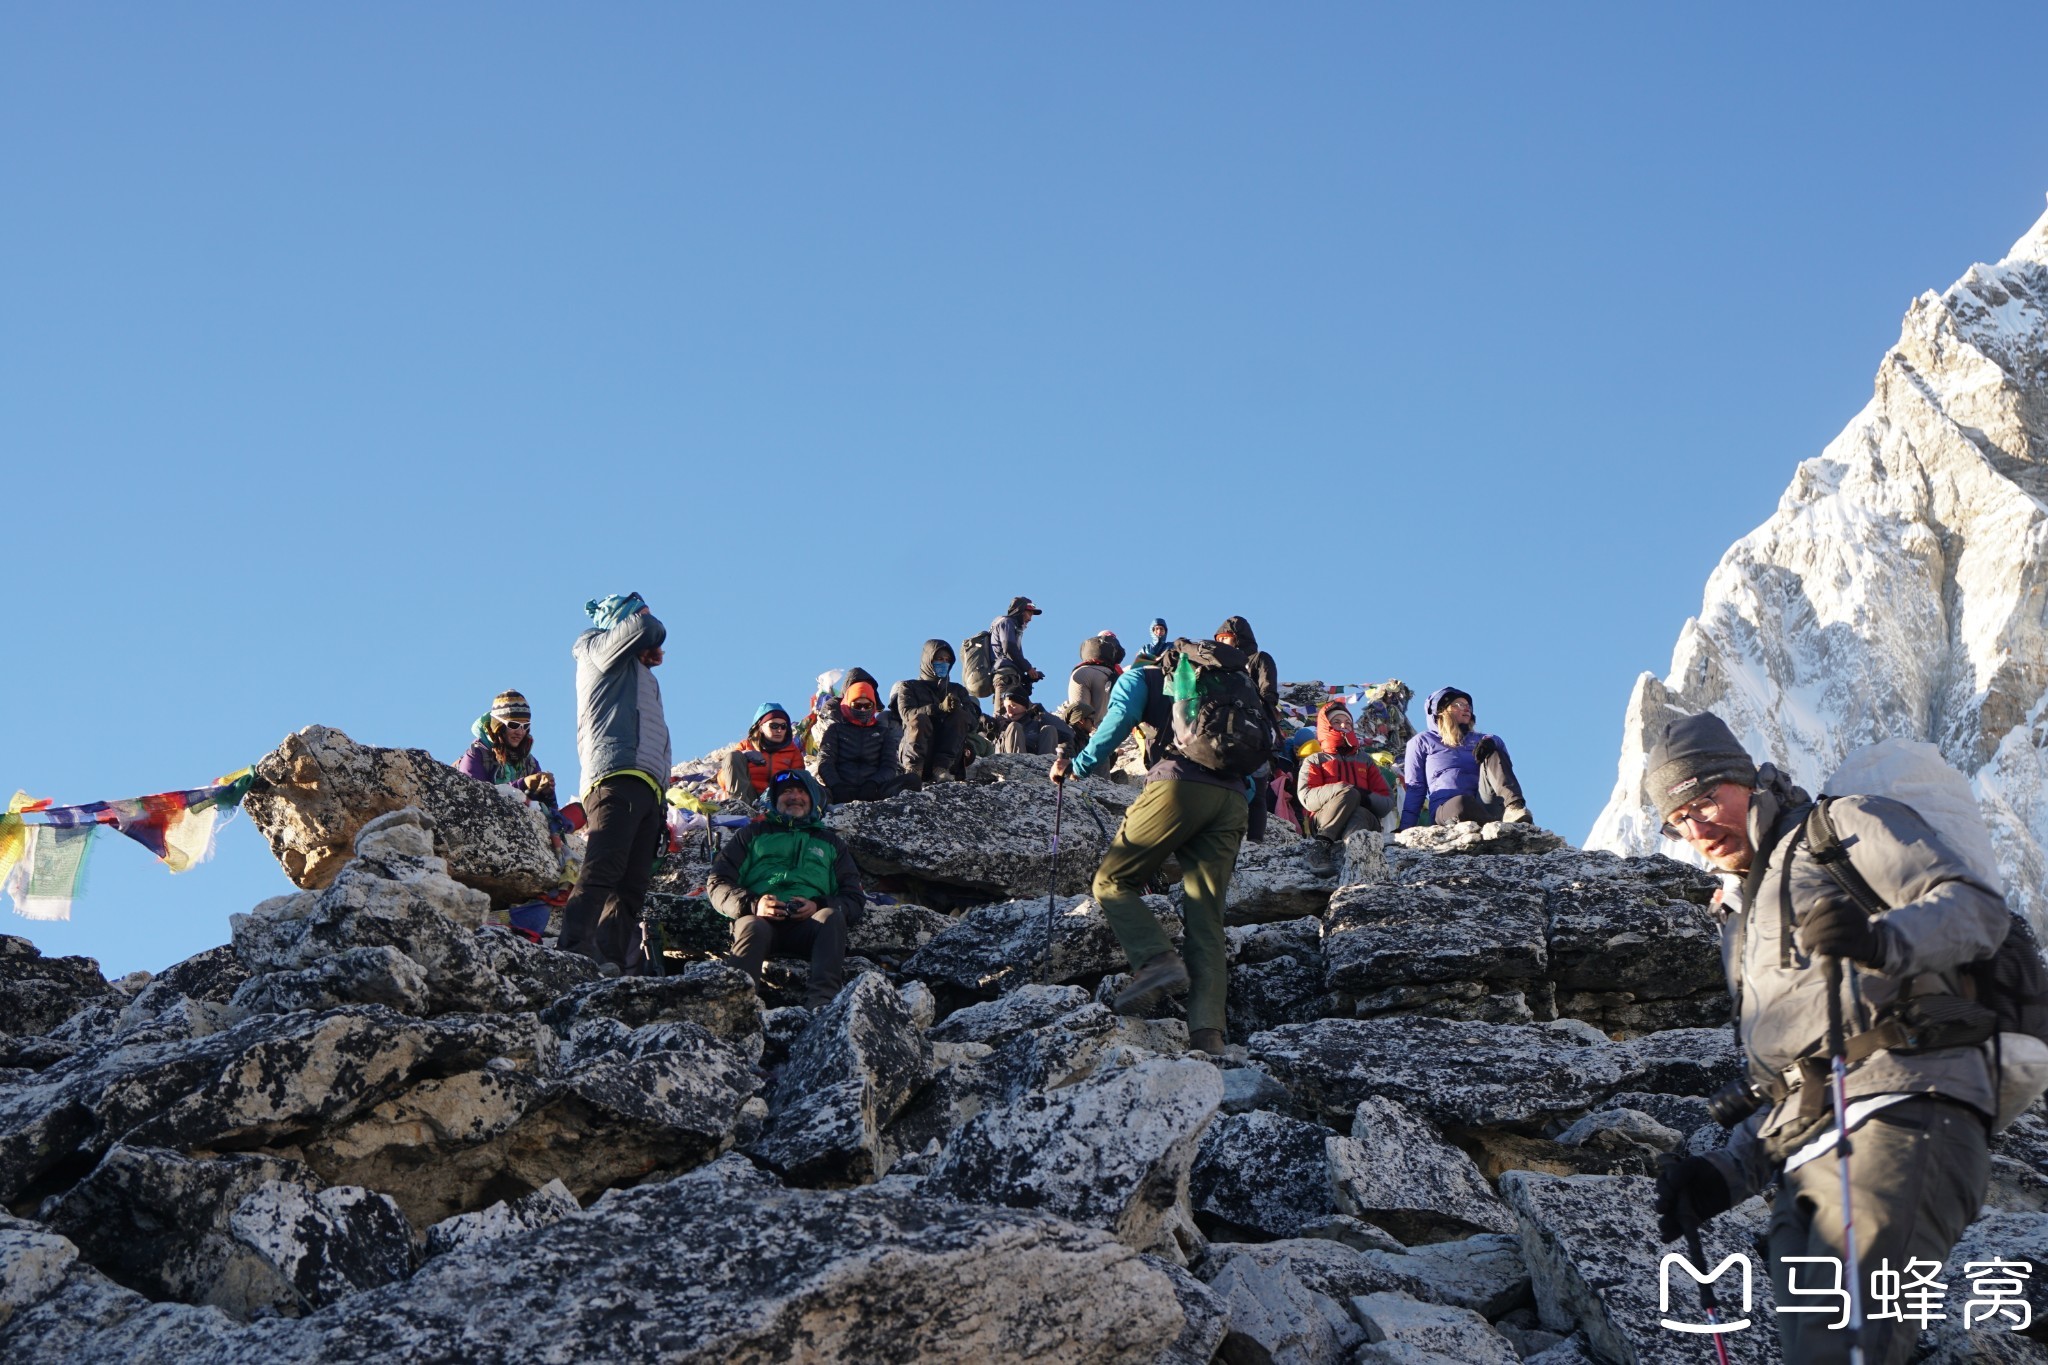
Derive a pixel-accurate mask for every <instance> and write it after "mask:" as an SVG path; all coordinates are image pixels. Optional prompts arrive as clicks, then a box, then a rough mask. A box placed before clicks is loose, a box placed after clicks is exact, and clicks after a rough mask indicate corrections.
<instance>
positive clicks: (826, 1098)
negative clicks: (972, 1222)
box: [753, 972, 932, 1184]
mask: <svg viewBox="0 0 2048 1365" xmlns="http://www.w3.org/2000/svg"><path fill="white" fill-rule="evenodd" d="M931 1075H932V1053H931V1044H930V1043H929V1042H928V1041H926V1039H925V1036H924V1034H923V1033H922V1032H920V1031H919V1029H918V1027H917V1025H916V1024H915V1023H913V1022H912V1021H911V1018H910V1012H909V1011H908V1010H907V1009H906V1008H904V1005H903V998H902V997H901V996H899V995H898V994H897V993H896V991H895V989H894V988H893V987H891V986H890V985H889V983H888V981H887V980H886V979H885V978H884V977H882V976H881V975H880V974H879V973H874V972H868V973H863V974H862V975H860V976H857V977H855V978H854V979H853V980H852V981H849V982H848V983H847V984H846V985H845V986H844V987H842V988H841V989H840V992H839V994H838V995H837V996H836V997H834V998H833V1000H832V1003H831V1004H829V1005H827V1006H825V1007H824V1008H823V1009H821V1010H819V1011H818V1012H817V1014H816V1015H815V1016H814V1017H813V1018H812V1020H811V1022H810V1025H809V1027H807V1028H806V1029H805V1030H804V1032H803V1034H802V1035H801V1036H800V1037H799V1038H798V1039H797V1040H796V1042H795V1043H794V1044H792V1045H791V1047H790V1049H789V1061H788V1062H787V1063H786V1064H785V1065H784V1066H783V1069H782V1074H781V1075H780V1076H779V1077H778V1078H777V1079H776V1083H775V1089H774V1090H773V1091H772V1092H771V1093H770V1095H769V1098H768V1110H769V1115H770V1118H769V1125H768V1131H767V1133H766V1134H765V1135H764V1136H763V1137H762V1138H761V1139H760V1140H759V1141H758V1142H757V1143H756V1144H755V1145H754V1148H753V1153H754V1155H756V1156H758V1157H760V1158H761V1159H762V1160H763V1161H766V1162H767V1163H768V1164H769V1165H771V1166H773V1167H774V1168H775V1169H776V1170H778V1171H780V1172H781V1173H782V1175H783V1177H784V1179H786V1180H789V1181H790V1182H792V1183H795V1184H846V1183H854V1184H858V1183H860V1182H863V1181H867V1180H872V1179H874V1178H875V1177H877V1176H880V1175H883V1174H886V1172H887V1169H888V1168H887V1164H886V1162H885V1160H884V1158H883V1154H882V1148H881V1131H882V1129H883V1128H884V1127H885V1126H887V1125H888V1123H889V1122H890V1121H891V1120H892V1119H894V1118H895V1117H896V1115H897V1114H898V1113H899V1112H901V1110H902V1109H903V1106H904V1105H905V1104H906V1103H907V1102H908V1101H909V1099H910V1097H911V1095H913V1094H915V1093H916V1091H917V1089H918V1088H919V1087H920V1086H922V1085H923V1084H924V1083H925V1082H926V1081H927V1080H930V1079H931Z"/></svg>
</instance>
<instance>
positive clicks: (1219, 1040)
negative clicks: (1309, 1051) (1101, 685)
mask: <svg viewBox="0 0 2048 1365" xmlns="http://www.w3.org/2000/svg"><path fill="white" fill-rule="evenodd" d="M1133 730H1136V731H1137V732H1138V734H1139V739H1140V743H1141V744H1142V746H1143V750H1144V760H1145V762H1146V764H1147V770H1146V774H1145V776H1146V784H1145V790H1144V791H1143V792H1141V793H1140V794H1139V796H1138V799H1137V800H1136V801H1134V802H1132V803H1131V808H1130V809H1129V810H1128V811H1127V812H1125V814H1124V821H1123V824H1122V825H1121V826H1120V827H1119V828H1118V829H1117V832H1116V838H1115V839H1114V840H1112V841H1111V843H1110V846H1109V851H1108V852H1107V853H1106V854H1104V855H1103V859H1102V863H1101V865H1100V866H1099V867H1097V868H1096V870H1095V884H1094V888H1093V889H1094V894H1095V899H1096V901H1097V902H1098V903H1100V905H1101V906H1102V911H1103V914H1104V915H1106V916H1107V917H1108V919H1109V925H1110V928H1111V929H1112V930H1113V931H1115V933H1116V937H1117V942H1118V943H1119V944H1121V945H1122V946H1123V950H1124V956H1125V957H1127V958H1129V959H1130V962H1131V971H1132V975H1131V981H1130V984H1129V985H1127V986H1125V987H1124V989H1123V991H1122V992H1121V993H1120V994H1119V995H1118V996H1117V997H1116V1001H1115V1006H1116V1010H1117V1012H1118V1013H1120V1014H1143V1013H1145V1012H1146V1011H1147V1010H1149V1009H1151V1008H1152V1006H1153V1005H1155V1004H1157V1003H1158V1002H1159V1000H1160V999H1161V998H1163V997H1165V996H1167V995H1177V994H1179V993H1180V992H1181V991H1187V992H1188V1005H1187V1013H1188V1029H1189V1035H1188V1037H1189V1041H1190V1043H1191V1045H1192V1046H1193V1047H1195V1048H1196V1049H1198V1050H1200V1051H1202V1052H1206V1053H1209V1054H1210V1055H1212V1056H1221V1055H1222V1053H1223V1048H1224V1035H1223V1028H1224V1022H1223V1001H1224V994H1225V991H1226V990H1227V988H1228V985H1229V977H1228V971H1229V964H1228V961H1227V957H1226V948H1225V943H1224V936H1223V900H1224V894H1225V892H1226V891H1227V890H1228V889H1229V886H1230V872H1231V868H1232V867H1233V866H1235V864H1236V862H1237V851H1238V848H1239V846H1240V845H1242V844H1243V842H1244V832H1245V824H1246V821H1247V818H1248V815H1249V811H1250V800H1251V786H1250V781H1249V779H1250V777H1251V774H1252V773H1253V771H1255V770H1256V769H1257V768H1258V767H1259V765H1260V764H1261V763H1263V762H1264V761H1265V759H1266V755H1267V754H1268V753H1269V752H1270V751H1271V749H1272V746H1273V735H1272V731H1271V729H1270V727H1269V726H1268V725H1267V723H1266V719H1265V709H1264V707H1263V706H1262V705H1261V704H1260V701H1259V698H1258V694H1257V692H1256V690H1255V689H1254V688H1253V686H1252V682H1251V679H1250V677H1249V676H1248V675H1247V674H1246V673H1245V657H1244V655H1243V654H1242V653H1241V652H1239V651H1238V650H1236V649H1234V648H1232V647H1231V646H1229V645H1224V644H1219V643H1217V642H1215V641H1213V640H1211V641H1190V640H1182V641H1178V642H1176V643H1175V645H1173V646H1172V647H1171V648H1169V649H1168V650H1167V651H1166V652H1165V654H1164V656H1163V657H1162V658H1161V659H1160V661H1159V663H1158V664H1156V665H1147V666H1146V667H1144V668H1134V669H1130V670H1127V671H1126V672H1125V673H1124V675H1123V676H1122V677H1121V678H1119V679H1117V683H1116V686H1115V687H1114V688H1113V689H1111V691H1110V694H1109V705H1108V707H1107V708H1106V710H1105V711H1104V714H1103V717H1102V721H1101V723H1100V724H1099V725H1097V726H1096V727H1095V733H1094V734H1093V735H1092V736H1090V737H1089V740H1088V743H1087V745H1086V746H1085V747H1084V748H1083V749H1082V750H1081V752H1080V753H1078V754H1076V755H1075V756H1073V757H1072V758H1071V759H1069V758H1068V757H1067V756H1065V755H1061V756H1060V757H1059V758H1057V759H1055V760H1054V761H1053V765H1052V780H1053V781H1055V782H1064V781H1066V779H1067V778H1068V777H1070V776H1080V777H1087V776H1089V775H1090V774H1092V773H1095V772H1098V771H1100V770H1102V769H1103V768H1105V767H1106V766H1107V765H1108V764H1109V763H1110V761H1111V759H1112V757H1113V756H1114V755H1115V753H1116V749H1117V746H1118V745H1119V744H1122V743H1123V741H1124V739H1125V737H1126V736H1128V735H1129V734H1130V733H1131V732H1132V731H1133ZM1197 756H1199V757H1200V759H1201V760H1203V761H1197ZM1168 858H1175V859H1177V860H1178V861H1179V863H1180V868H1181V886H1182V890H1183V896H1182V904H1181V917H1182V922H1183V926H1184V928H1183V937H1182V944H1183V946H1184V947H1185V948H1186V951H1187V956H1186V959H1185V960H1183V958H1182V957H1181V955H1180V954H1179V953H1176V952H1175V951H1174V950H1173V945H1172V943H1170V942H1169V941H1168V940H1167V937H1166V934H1165V933H1164V931H1162V930H1161V929H1160V927H1159V922H1158V921H1157V920H1156V919H1154V918H1153V917H1152V912H1151V911H1150V910H1149V909H1147V908H1146V906H1145V901H1144V891H1145V887H1146V885H1147V884H1148V883H1149V882H1151V881H1152V879H1153V878H1154V877H1155V876H1157V875H1158V873H1159V870H1160V868H1162V867H1163V866H1165V864H1166V860H1167V859H1168Z"/></svg>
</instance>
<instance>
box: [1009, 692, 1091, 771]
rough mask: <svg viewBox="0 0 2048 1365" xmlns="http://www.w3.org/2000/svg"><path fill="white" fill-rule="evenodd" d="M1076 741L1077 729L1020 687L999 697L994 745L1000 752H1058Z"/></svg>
mask: <svg viewBox="0 0 2048 1365" xmlns="http://www.w3.org/2000/svg"><path fill="white" fill-rule="evenodd" d="M1073 742H1074V731H1073V729H1072V728H1071V727H1070V726H1068V724H1067V723H1066V722H1065V721H1063V720H1061V719H1060V718H1059V717H1058V716H1055V715H1051V714H1048V713H1047V711H1046V709H1045V708H1044V707H1043V706H1040V705H1039V704H1038V703H1037V702H1035V701H1033V700H1031V698H1030V697H1029V696H1028V695H1026V694H1025V693H1024V692H1023V691H1022V690H1021V689H1015V688H1013V689H1012V690H1010V691H1008V692H1002V693H998V694H997V696H996V716H995V744H996V752H997V753H999V754H1046V755H1051V754H1056V753H1058V752H1059V751H1060V747H1061V746H1062V745H1071V744H1072V743H1073Z"/></svg>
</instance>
